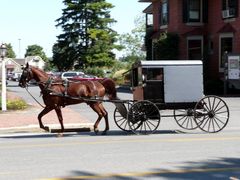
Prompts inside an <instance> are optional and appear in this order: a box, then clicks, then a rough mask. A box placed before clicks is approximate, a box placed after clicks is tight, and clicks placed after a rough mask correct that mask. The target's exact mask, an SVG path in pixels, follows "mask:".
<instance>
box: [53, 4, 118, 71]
mask: <svg viewBox="0 0 240 180" xmlns="http://www.w3.org/2000/svg"><path fill="white" fill-rule="evenodd" d="M63 3H64V5H65V6H66V7H65V8H64V9H63V12H62V17H60V18H59V19H57V20H56V21H57V25H56V26H57V27H61V28H62V30H63V33H62V34H60V35H59V36H58V40H57V43H56V44H55V45H54V47H53V61H52V62H53V63H56V64H58V65H57V66H58V67H60V66H61V67H63V66H65V69H71V68H72V66H73V65H78V66H82V65H84V67H88V66H108V65H112V63H113V62H114V60H115V56H114V54H113V53H112V49H114V48H118V46H116V45H115V42H116V41H117V38H116V37H117V33H116V32H115V31H113V30H112V29H111V28H110V27H109V26H110V25H111V24H112V23H114V22H115V20H114V19H112V18H111V16H110V9H111V8H113V5H112V4H110V3H107V2H106V1H105V0H63ZM60 56H64V58H61V57H60ZM63 61H65V62H63ZM63 64H64V65H63Z"/></svg>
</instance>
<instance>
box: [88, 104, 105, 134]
mask: <svg viewBox="0 0 240 180" xmlns="http://www.w3.org/2000/svg"><path fill="white" fill-rule="evenodd" d="M89 105H90V107H91V108H92V109H93V110H94V111H95V112H96V113H97V114H98V118H97V121H96V122H95V124H94V132H95V133H96V134H97V133H98V132H99V130H98V125H99V123H100V121H101V119H102V117H103V114H102V111H101V109H100V107H99V103H91V104H89Z"/></svg>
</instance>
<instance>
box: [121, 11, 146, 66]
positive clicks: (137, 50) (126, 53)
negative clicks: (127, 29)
mask: <svg viewBox="0 0 240 180" xmlns="http://www.w3.org/2000/svg"><path fill="white" fill-rule="evenodd" d="M134 23H135V28H134V29H133V30H132V31H131V33H124V34H121V35H120V38H119V43H120V44H121V45H122V46H123V50H122V53H123V57H122V58H121V60H122V61H126V62H130V63H132V62H134V61H136V60H139V59H145V52H144V51H143V44H144V36H145V29H146V28H145V18H144V17H143V16H137V17H136V18H135V22H134Z"/></svg>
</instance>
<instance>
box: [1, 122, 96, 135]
mask: <svg viewBox="0 0 240 180" xmlns="http://www.w3.org/2000/svg"><path fill="white" fill-rule="evenodd" d="M46 126H47V127H49V131H45V130H43V129H41V128H39V125H28V126H19V127H9V128H0V135H1V134H10V133H43V132H49V133H59V132H60V126H59V124H46ZM64 127H65V131H64V132H90V131H92V130H93V123H76V124H70V123H69V124H65V125H64Z"/></svg>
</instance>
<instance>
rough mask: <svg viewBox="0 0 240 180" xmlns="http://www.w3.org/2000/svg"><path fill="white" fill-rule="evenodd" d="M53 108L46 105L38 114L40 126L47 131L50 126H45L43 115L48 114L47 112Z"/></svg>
mask: <svg viewBox="0 0 240 180" xmlns="http://www.w3.org/2000/svg"><path fill="white" fill-rule="evenodd" d="M52 110H53V108H52V107H50V106H46V107H45V108H44V109H43V110H42V111H41V112H40V113H39V115H38V122H39V126H40V128H41V129H44V130H45V131H49V127H47V126H46V127H45V126H44V125H43V123H42V117H43V116H44V115H46V114H47V113H49V112H50V111H52Z"/></svg>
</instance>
